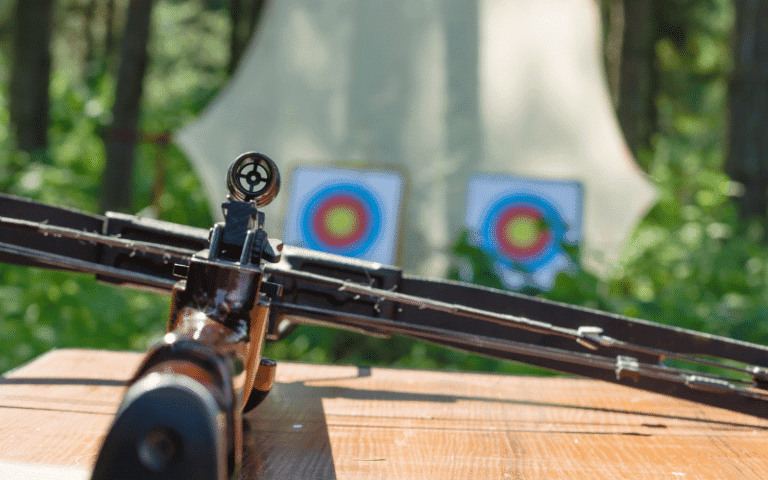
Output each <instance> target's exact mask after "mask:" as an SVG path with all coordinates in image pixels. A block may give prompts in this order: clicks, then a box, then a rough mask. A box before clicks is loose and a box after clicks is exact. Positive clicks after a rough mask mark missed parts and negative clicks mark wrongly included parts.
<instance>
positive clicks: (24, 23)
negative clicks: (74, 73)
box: [10, 0, 53, 152]
mask: <svg viewBox="0 0 768 480" xmlns="http://www.w3.org/2000/svg"><path fill="white" fill-rule="evenodd" d="M52 3H53V2H52V0H19V1H18V2H17V3H16V13H15V33H14V46H13V50H14V59H13V73H12V74H11V75H12V76H11V85H10V90H11V91H10V96H11V98H10V114H11V122H12V123H13V124H14V125H15V127H16V138H17V141H18V146H19V148H20V149H21V150H24V151H27V152H32V151H35V150H39V149H44V148H45V147H46V146H47V143H48V142H47V132H48V104H49V97H48V84H49V82H50V75H51V52H50V41H51V22H52V18H53V17H52V14H51V10H52Z"/></svg>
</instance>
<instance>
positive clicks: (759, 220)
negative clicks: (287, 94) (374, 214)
mask: <svg viewBox="0 0 768 480" xmlns="http://www.w3.org/2000/svg"><path fill="white" fill-rule="evenodd" d="M265 1H267V0H154V1H152V0H0V191H2V192H7V193H13V194H17V195H22V196H26V197H31V198H35V199H39V200H42V201H44V202H49V203H53V204H58V205H66V206H71V207H75V208H79V209H83V210H87V211H91V212H97V213H101V212H103V211H104V210H108V209H109V210H121V211H127V212H131V213H135V212H143V213H144V214H148V215H155V216H157V218H160V219H163V220H168V221H172V222H178V223H185V224H189V225H193V226H197V227H204V228H208V227H209V226H210V225H211V223H212V219H211V217H210V214H209V208H208V205H207V198H206V195H205V192H204V191H202V189H201V186H200V183H199V182H198V180H197V179H196V177H195V175H194V174H193V172H192V170H191V168H190V166H189V164H188V162H187V161H186V160H185V158H184V157H183V155H182V154H181V153H180V152H179V150H178V149H177V148H175V147H174V146H173V145H172V144H171V143H170V141H169V133H168V132H171V131H173V130H175V129H177V128H179V127H180V126H182V125H183V124H184V123H185V122H188V121H190V120H191V119H193V118H195V117H196V116H197V115H198V114H199V113H200V112H201V110H202V109H204V108H205V106H206V105H207V104H208V102H210V101H211V100H212V99H213V98H214V96H215V95H216V94H217V93H218V92H219V90H220V89H221V88H222V87H223V86H224V85H225V83H226V82H227V80H228V78H229V77H230V76H231V75H232V74H233V72H234V70H235V67H236V65H237V61H238V60H239V58H240V57H241V55H242V54H243V51H244V50H245V48H246V45H247V41H248V39H249V38H250V37H251V34H252V32H254V31H256V30H258V25H259V18H260V15H261V14H262V12H263V8H264V2H265ZM599 1H600V8H601V9H602V12H603V19H604V39H605V41H604V53H605V55H604V58H605V69H606V76H607V79H608V84H609V87H610V90H611V92H610V93H611V96H612V99H613V101H614V105H615V108H616V112H617V115H618V118H619V121H620V123H621V125H622V128H623V130H624V134H625V138H626V139H627V142H628V144H629V146H630V148H631V149H632V151H633V153H634V154H635V156H636V158H637V159H638V162H639V164H640V166H641V168H642V169H643V170H644V171H646V172H647V173H648V175H649V176H650V178H652V179H653V181H654V182H655V184H656V185H657V187H658V190H659V193H660V201H659V202H658V204H657V205H656V206H655V207H654V208H653V210H652V211H651V212H650V213H649V214H648V215H647V217H646V218H645V219H644V220H643V221H642V222H641V224H640V225H639V226H638V227H637V229H636V231H635V233H634V235H633V238H632V240H631V241H630V242H629V244H628V246H627V249H626V251H625V253H624V261H623V265H622V267H621V268H620V269H618V270H617V271H616V272H614V275H613V276H612V277H611V278H609V279H600V278H596V277H594V276H593V275H591V274H589V273H587V272H583V271H582V272H579V273H578V274H577V275H576V276H573V277H571V276H568V275H561V276H560V277H559V278H558V280H557V283H556V286H555V288H554V289H553V290H552V291H551V292H545V293H542V292H536V291H528V292H527V293H530V294H537V295H542V296H544V297H547V298H551V299H554V300H558V301H563V302H567V303H571V304H577V305H584V306H588V307H593V308H598V309H602V310H606V311H611V312H616V313H619V314H623V315H629V316H633V317H639V318H644V319H647V320H652V321H657V322H662V323H667V324H674V325H678V326H682V327H686V328H692V329H696V330H703V331H707V332H712V333H716V334H721V335H728V336H733V337H736V338H740V339H744V340H748V341H752V342H758V343H763V344H765V343H768V322H767V321H766V320H768V265H767V262H768V250H767V249H766V231H765V229H766V189H767V187H768V183H767V182H768V172H767V171H766V170H767V169H768V161H767V160H768V158H767V157H766V155H768V145H767V144H766V143H767V142H768V121H767V120H768V68H766V67H768V31H767V30H768V1H764V0H759V1H758V0H755V1H746V0H663V1H656V2H653V1H651V0H599ZM455 254H456V257H457V259H461V258H463V259H464V260H467V259H468V260H470V262H471V263H472V265H473V267H474V268H473V271H474V280H475V281H476V282H477V283H481V284H484V285H489V286H496V287H499V286H500V283H499V282H498V279H496V278H494V277H493V274H492V273H489V272H490V269H489V268H486V266H487V265H488V264H489V262H488V259H486V258H484V257H483V256H482V254H480V253H479V252H478V251H477V250H474V249H472V248H470V247H469V246H468V245H467V244H466V242H459V243H458V244H457V245H456V248H455ZM575 254H577V253H575ZM458 261H459V260H457V262H458ZM451 275H453V276H456V275H457V269H454V270H453V271H452V272H451ZM168 307H169V300H168V299H167V298H164V297H160V296H155V295H152V294H148V293H143V292H132V291H125V290H119V289H116V288H113V287H108V286H104V285H100V284H97V283H96V282H95V281H94V280H93V279H92V278H90V277H89V276H87V275H73V274H64V273H58V272H52V271H47V270H39V269H30V268H19V267H10V266H6V265H0V372H3V371H6V370H8V369H10V368H13V367H15V366H17V365H19V364H21V363H22V362H24V361H27V360H29V359H30V358H32V357H34V356H35V355H38V354H40V353H42V352H44V351H47V350H49V349H51V348H62V347H89V348H108V349H134V350H142V349H145V348H146V347H147V346H148V345H149V344H150V343H151V342H152V341H154V340H155V339H157V338H158V337H159V336H160V335H161V333H162V332H163V331H164V328H165V323H166V321H167V318H166V317H167V311H168ZM266 355H267V356H271V357H273V358H276V359H278V360H283V359H290V360H303V361H311V362H335V363H354V364H361V365H381V364H387V365H398V366H407V367H415V368H450V369H460V370H491V371H500V372H510V373H514V372H537V371H539V370H536V369H532V368H528V367H522V366H518V365H514V364H511V363H505V362H497V361H492V360H489V359H485V358H481V357H477V356H472V355H467V354H463V353H459V352H454V351H448V350H443V349H440V348H437V347H432V346H428V345H424V344H421V343H418V342H412V341H409V340H406V339H402V338H393V339H390V340H379V339H375V340H374V339H370V338H366V337H363V336H359V335H354V334H349V333H343V332H339V331H334V330H326V329H321V328H309V327H303V328H300V329H298V330H297V331H295V332H294V333H293V334H292V335H291V336H290V337H289V338H287V339H285V340H283V341H281V342H277V343H274V344H270V345H269V346H268V348H267V350H266Z"/></svg>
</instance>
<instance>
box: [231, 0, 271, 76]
mask: <svg viewBox="0 0 768 480" xmlns="http://www.w3.org/2000/svg"><path fill="white" fill-rule="evenodd" d="M266 3H267V2H266V0H230V2H229V18H230V21H231V22H232V33H231V36H230V42H229V65H228V66H227V74H229V75H232V74H233V73H235V70H236V69H237V65H238V63H240V59H241V58H242V56H243V54H244V53H245V50H246V49H247V48H248V42H249V41H250V40H251V37H252V36H253V34H254V32H256V28H257V27H258V23H259V20H260V19H261V14H262V13H263V12H264V7H265V4H266Z"/></svg>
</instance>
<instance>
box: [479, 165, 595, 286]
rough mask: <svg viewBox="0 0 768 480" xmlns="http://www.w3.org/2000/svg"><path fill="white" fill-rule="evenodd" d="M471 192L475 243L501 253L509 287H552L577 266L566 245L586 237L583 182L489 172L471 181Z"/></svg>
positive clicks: (498, 267)
mask: <svg viewBox="0 0 768 480" xmlns="http://www.w3.org/2000/svg"><path fill="white" fill-rule="evenodd" d="M467 194H468V201H467V212H466V224H467V227H468V230H469V233H470V242H471V243H473V244H474V245H477V246H478V247H480V248H481V249H482V250H483V251H484V252H485V253H487V254H489V255H491V256H492V257H495V258H496V261H495V262H494V263H493V268H494V270H495V271H496V273H497V274H498V275H499V278H500V279H501V280H502V281H503V282H504V283H505V284H506V285H507V286H508V287H509V288H512V289H519V288H522V287H524V286H526V285H531V286H535V287H537V288H540V289H548V288H551V286H552V284H553V283H554V279H555V277H556V276H557V274H558V273H559V272H561V271H568V270H573V268H575V265H574V264H573V262H572V261H571V260H570V257H569V256H568V255H567V254H566V253H565V250H564V245H574V244H577V243H579V241H580V239H581V198H582V197H581V187H580V185H579V184H578V183H576V182H564V181H547V180H534V179H524V178H520V177H512V176H501V175H488V174H484V175H478V176H475V177H474V178H473V179H472V180H470V183H469V185H468V189H467Z"/></svg>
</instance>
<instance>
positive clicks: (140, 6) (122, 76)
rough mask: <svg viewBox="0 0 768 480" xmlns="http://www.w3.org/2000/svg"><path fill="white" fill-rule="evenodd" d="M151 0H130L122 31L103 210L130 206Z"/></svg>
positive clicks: (103, 186)
mask: <svg viewBox="0 0 768 480" xmlns="http://www.w3.org/2000/svg"><path fill="white" fill-rule="evenodd" d="M151 12H152V0H131V2H130V3H129V6H128V17H127V19H126V23H125V33H124V34H123V43H122V56H121V61H120V70H119V72H118V77H117V88H116V91H115V104H114V106H113V107H112V118H113V121H112V127H111V128H110V130H109V133H108V135H107V138H106V149H107V164H106V167H105V170H104V179H103V182H102V193H101V202H102V204H101V206H102V210H126V209H129V208H130V207H131V197H132V195H131V194H132V186H133V185H132V182H131V181H130V178H131V172H132V171H133V152H134V147H135V144H136V138H137V128H138V122H139V104H140V102H141V91H142V85H143V82H144V71H145V70H146V65H147V40H148V39H149V26H150V17H151Z"/></svg>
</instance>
